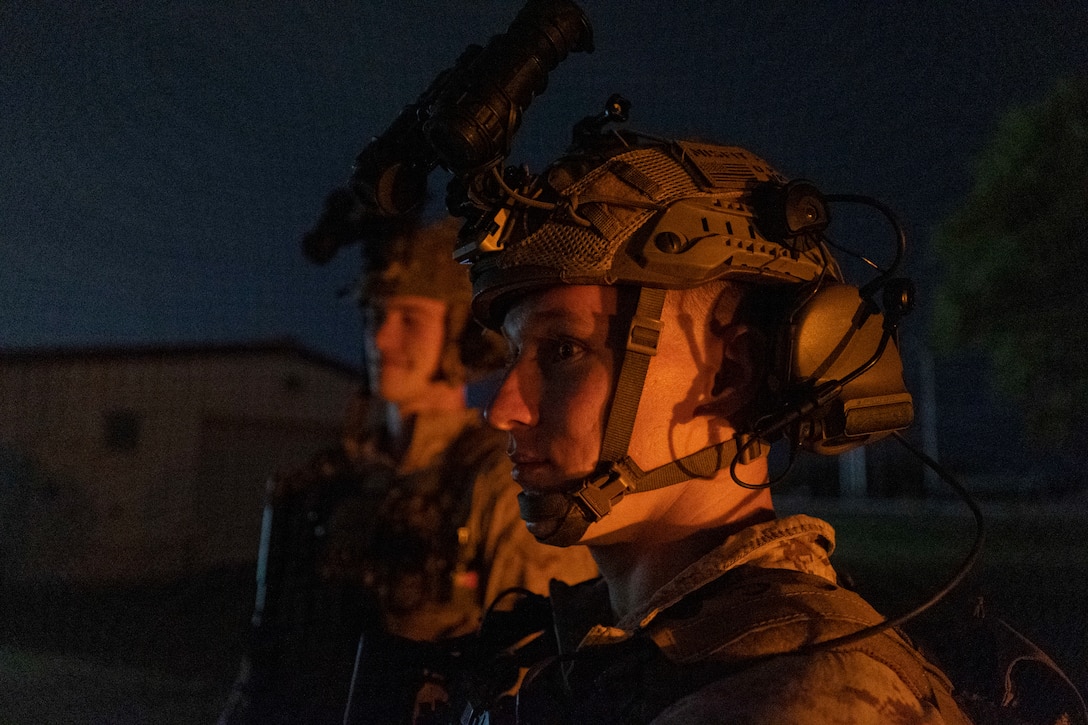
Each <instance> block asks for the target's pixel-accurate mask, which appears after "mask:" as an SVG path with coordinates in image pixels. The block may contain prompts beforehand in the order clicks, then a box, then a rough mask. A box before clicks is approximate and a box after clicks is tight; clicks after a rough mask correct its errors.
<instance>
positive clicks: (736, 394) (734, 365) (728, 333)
mask: <svg viewBox="0 0 1088 725" xmlns="http://www.w3.org/2000/svg"><path fill="white" fill-rule="evenodd" d="M714 332H715V334H716V335H717V336H718V338H719V340H720V341H721V343H720V344H721V351H722V356H721V363H720V364H719V366H718V372H717V373H715V375H714V386H713V388H712V389H711V391H710V396H711V400H710V401H709V402H707V403H705V404H703V405H700V406H699V409H698V410H697V412H698V413H701V414H704V413H705V414H710V415H714V416H717V417H720V418H725V419H726V420H728V421H729V422H730V423H733V424H735V423H736V422H737V419H738V416H739V415H740V413H741V412H742V411H744V410H745V409H746V408H747V407H748V406H749V405H751V403H752V402H754V401H755V398H756V395H757V394H758V392H759V389H760V386H761V384H762V381H763V378H764V376H765V372H766V370H765V364H764V360H765V353H764V351H765V350H766V348H767V341H766V339H765V336H764V335H763V333H762V332H760V331H759V330H758V329H756V328H754V327H752V326H750V325H747V324H744V323H733V324H728V325H723V326H721V327H720V328H718V329H716V330H715V331H714ZM734 427H735V425H734Z"/></svg>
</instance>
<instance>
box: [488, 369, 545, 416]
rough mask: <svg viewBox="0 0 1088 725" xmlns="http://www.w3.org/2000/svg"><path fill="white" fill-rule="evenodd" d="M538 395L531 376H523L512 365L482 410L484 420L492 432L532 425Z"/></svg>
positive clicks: (525, 374) (536, 384)
mask: <svg viewBox="0 0 1088 725" xmlns="http://www.w3.org/2000/svg"><path fill="white" fill-rule="evenodd" d="M538 394H539V384H538V383H534V376H533V375H531V374H527V372H526V371H525V370H524V368H523V366H522V365H521V364H515V365H514V366H513V367H512V368H510V369H509V370H508V371H507V372H506V376H505V377H504V378H503V380H502V384H501V385H499V389H498V390H496V391H495V397H493V398H492V399H491V402H490V403H489V404H488V406H487V408H486V409H485V410H484V419H485V420H486V421H487V423H488V425H490V426H491V427H492V428H495V429H497V430H502V431H512V430H514V429H516V428H519V427H527V426H532V425H535V424H536V420H537V405H536V400H537V398H536V396H537V395H538Z"/></svg>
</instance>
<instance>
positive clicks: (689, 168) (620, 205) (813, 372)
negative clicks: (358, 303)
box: [457, 134, 913, 546]
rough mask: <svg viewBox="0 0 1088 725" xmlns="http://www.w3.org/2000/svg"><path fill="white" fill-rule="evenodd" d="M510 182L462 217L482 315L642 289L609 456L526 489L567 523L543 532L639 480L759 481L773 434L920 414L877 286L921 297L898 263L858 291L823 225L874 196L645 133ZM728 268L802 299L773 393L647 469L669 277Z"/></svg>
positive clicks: (799, 442) (806, 441) (801, 436)
mask: <svg viewBox="0 0 1088 725" xmlns="http://www.w3.org/2000/svg"><path fill="white" fill-rule="evenodd" d="M602 136H603V135H602ZM504 189H505V190H506V192H507V198H506V200H505V201H504V202H503V203H502V204H499V205H497V206H496V207H495V208H494V209H493V210H492V211H491V212H490V213H489V214H488V215H486V216H484V217H483V218H482V219H481V220H479V221H477V222H476V223H474V224H470V225H467V226H466V227H465V228H464V229H462V233H461V240H460V245H461V246H460V247H459V249H458V252H457V254H458V256H459V257H461V258H466V259H471V261H472V263H473V266H472V283H473V301H472V307H473V312H474V314H475V315H476V317H477V318H478V319H479V320H481V322H483V324H485V325H488V326H490V327H493V328H494V327H497V326H498V325H500V324H501V321H502V318H503V316H504V314H505V311H506V309H507V308H508V307H509V305H510V304H511V303H512V302H513V301H514V300H516V299H517V298H518V297H519V296H521V295H523V294H525V293H526V292H528V291H531V290H534V289H540V288H544V287H548V286H552V285H556V284H592V285H620V286H629V287H634V288H637V290H638V295H639V296H638V304H637V309H636V311H635V313H634V315H633V317H632V319H631V321H630V323H629V329H628V335H627V346H626V351H625V352H624V356H623V361H622V363H621V367H620V373H619V377H618V382H617V385H616V389H615V391H614V393H613V399H612V402H611V405H610V410H609V412H608V418H607V424H606V427H605V432H604V437H603V438H604V439H603V442H602V450H601V454H600V461H599V464H598V469H597V470H596V471H595V473H594V474H593V475H592V476H590V477H589V478H587V479H586V480H583V481H577V482H572V483H571V487H570V490H569V491H567V492H565V493H563V494H561V495H560V494H538V493H532V494H530V493H523V494H521V497H520V502H521V506H522V514H523V517H524V518H527V519H528V520H531V521H534V522H543V521H549V520H550V521H553V522H554V524H555V525H554V527H552V528H550V529H549V528H548V527H546V526H545V527H538V528H539V529H540V530H542V531H544V532H545V533H543V534H542V535H540V536H539V538H541V540H543V541H545V542H546V543H551V544H556V545H560V546H564V545H569V544H571V543H574V542H575V541H577V540H578V539H579V538H581V536H582V535H583V534H584V532H585V529H586V528H587V527H588V525H589V524H590V523H592V522H593V521H596V520H599V519H600V518H601V517H603V516H605V515H607V513H608V512H609V511H610V510H611V508H612V506H614V505H615V504H616V503H617V502H618V501H619V500H620V499H621V498H622V497H623V496H625V495H627V494H630V493H637V492H639V491H646V490H652V489H655V488H660V487H663V486H668V485H672V484H674V483H679V482H681V481H685V480H689V479H691V478H694V477H697V476H710V475H712V474H713V473H714V472H716V471H719V470H723V469H726V468H728V469H729V470H730V471H731V472H733V473H734V475H733V477H734V479H735V480H737V483H739V484H741V485H749V484H748V483H745V482H743V481H740V480H739V479H737V476H736V474H735V466H736V464H737V462H743V461H745V460H749V459H751V458H753V457H755V456H757V455H759V454H760V453H761V451H762V450H763V449H764V445H765V444H766V443H767V442H770V441H773V440H774V439H775V438H779V437H782V436H785V437H788V438H789V439H790V440H791V441H792V442H793V443H794V445H795V446H803V447H805V448H808V449H810V450H813V451H815V452H818V453H825V454H832V453H839V452H842V451H844V450H848V449H849V448H852V447H855V446H857V445H862V444H865V443H867V442H869V441H871V440H875V439H876V438H878V437H881V436H883V435H886V434H888V433H889V432H891V431H893V430H898V429H901V428H904V427H906V426H907V425H909V424H910V422H911V419H912V416H913V406H912V401H911V397H910V395H909V393H907V391H906V389H905V386H904V384H903V380H902V364H901V362H900V358H899V354H898V350H897V339H896V335H895V331H894V326H893V325H889V324H887V320H886V319H885V315H883V314H882V312H881V310H880V307H879V306H878V305H877V304H876V303H874V302H873V301H872V299H871V298H872V296H873V294H874V293H875V291H876V290H877V289H882V288H887V289H892V288H894V289H895V290H897V291H898V292H897V293H898V294H901V295H902V296H903V297H904V299H905V298H906V297H908V296H909V295H907V292H906V291H904V290H902V289H901V288H900V287H899V286H897V285H893V284H891V283H890V280H889V277H890V273H891V271H892V270H889V271H888V272H887V273H885V274H882V275H881V276H880V277H879V278H878V279H877V280H874V282H872V283H870V284H869V285H867V286H866V287H865V288H863V289H860V290H859V289H858V288H857V287H854V286H852V285H849V284H846V283H845V282H844V280H843V275H842V272H841V269H840V267H839V265H838V263H837V262H836V260H835V259H834V257H833V256H832V254H831V251H830V248H829V245H828V243H827V238H826V236H825V230H826V229H827V227H828V224H829V222H830V215H829V212H828V202H829V201H840V200H841V201H863V200H866V199H868V198H867V197H853V196H851V197H846V196H840V197H833V196H825V195H823V194H822V193H821V192H820V191H819V190H818V189H817V188H816V187H815V186H814V185H813V184H811V183H810V182H807V181H804V180H795V181H791V180H789V179H787V177H785V176H783V175H782V174H780V173H779V172H778V171H776V170H775V169H774V168H773V167H771V166H770V165H769V164H768V163H767V162H765V161H764V160H763V159H762V158H760V157H758V156H756V155H755V154H753V153H752V152H750V151H748V150H746V149H743V148H740V147H736V146H723V145H717V144H712V143H704V142H694V141H670V140H665V139H656V138H647V137H644V136H640V137H637V138H636V137H635V136H634V135H633V134H624V135H620V134H616V135H615V136H614V137H613V139H612V140H610V141H607V142H603V143H600V142H594V143H587V144H584V145H583V146H582V147H581V148H579V147H578V146H577V145H576V146H575V147H574V148H573V149H572V151H571V152H570V153H568V154H567V155H566V156H564V157H561V158H560V159H559V160H557V161H556V162H555V163H553V164H552V165H551V166H549V167H548V168H547V169H546V170H545V172H544V173H542V174H540V175H539V176H537V177H534V178H531V179H528V180H526V181H525V183H523V184H522V185H521V187H520V188H518V189H515V188H513V186H511V185H509V184H506V185H504ZM869 201H874V200H869ZM876 204H877V205H878V208H881V210H882V211H885V212H887V210H886V209H885V208H883V207H882V205H879V202H876ZM889 218H892V217H889ZM897 232H898V227H897ZM898 233H899V240H900V242H901V243H902V234H901V232H898ZM901 250H902V244H900V252H901ZM897 260H898V257H897ZM719 279H725V280H737V281H745V282H750V283H755V284H756V285H775V286H777V287H779V288H781V292H782V294H783V295H784V296H785V297H786V298H788V299H790V300H791V303H790V304H789V305H787V306H786V308H785V311H784V313H783V314H782V316H781V320H780V321H779V322H780V324H779V325H778V333H777V334H776V338H777V339H776V342H775V353H774V355H773V357H774V360H775V362H774V363H773V366H774V368H775V370H773V371H772V373H771V375H770V376H769V380H770V383H771V387H772V388H773V389H772V390H771V393H772V395H771V396H770V398H769V400H771V401H772V402H771V403H770V404H768V405H767V406H766V409H765V410H763V411H761V414H760V415H758V416H756V417H754V418H753V419H752V420H749V421H745V422H744V423H743V424H742V426H741V428H742V429H740V430H739V435H738V437H737V438H736V439H735V440H732V441H728V442H726V443H723V444H719V445H717V446H712V447H710V448H707V449H704V450H702V451H699V452H697V453H694V454H692V455H689V456H687V457H685V458H682V459H680V460H677V461H673V462H671V463H669V464H666V465H665V466H661V467H659V468H657V469H654V470H652V471H642V470H641V469H640V468H639V467H638V465H637V464H636V463H635V462H634V461H632V460H631V459H630V457H629V456H628V455H627V446H628V441H629V438H630V434H631V430H632V428H633V425H634V418H635V414H636V412H637V409H638V403H639V399H640V397H641V393H642V387H643V382H644V378H645V372H646V368H647V366H648V364H649V359H650V357H652V356H653V355H654V354H655V353H656V346H657V340H658V336H659V334H660V330H661V326H662V322H661V310H662V307H663V304H664V299H665V291H666V290H668V289H682V288H692V287H698V286H701V285H704V284H707V283H709V282H711V281H713V280H719ZM887 289H885V297H888V293H887ZM904 304H905V303H904ZM753 487H754V486H753ZM549 531H550V533H549Z"/></svg>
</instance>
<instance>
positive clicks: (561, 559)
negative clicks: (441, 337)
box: [220, 410, 596, 725]
mask: <svg viewBox="0 0 1088 725" xmlns="http://www.w3.org/2000/svg"><path fill="white" fill-rule="evenodd" d="M411 426H412V428H411V432H410V435H409V437H408V444H407V446H406V447H405V448H404V449H403V450H402V451H389V450H388V449H387V448H386V446H385V444H384V443H383V442H382V441H381V440H380V437H377V436H376V437H375V438H373V439H371V441H370V445H368V451H367V454H366V456H365V461H364V462H363V463H362V464H361V465H358V466H357V467H356V469H355V470H354V471H344V470H343V469H341V468H336V467H335V466H329V467H328V468H327V470H325V471H324V472H323V473H322V474H321V475H320V476H317V477H316V478H315V477H313V476H310V477H302V478H301V479H300V477H299V476H288V477H284V478H283V479H280V480H279V481H278V482H277V485H276V488H275V489H274V490H273V491H272V492H271V493H272V502H271V507H270V511H271V512H272V516H271V522H270V524H271V525H270V526H269V529H270V530H269V532H268V538H269V541H268V554H267V556H266V557H265V562H266V571H265V573H264V575H263V576H264V579H265V581H266V586H265V588H264V593H263V602H262V603H261V604H260V605H259V607H258V611H257V613H256V615H255V618H254V619H255V629H254V642H253V644H252V647H251V652H252V654H251V655H250V657H249V659H248V662H247V665H246V667H247V670H248V671H247V672H245V673H244V674H243V677H241V678H240V682H239V683H238V685H236V688H237V691H236V693H235V697H234V700H235V702H234V703H232V705H231V706H228V708H227V710H226V712H225V713H224V715H223V717H222V718H221V720H220V722H221V723H230V724H231V725H236V724H238V723H296V722H304V723H325V722H328V723H340V722H341V721H342V718H343V712H344V707H345V704H346V702H347V700H348V690H349V684H350V683H351V681H352V671H353V667H354V661H355V657H356V649H357V643H358V641H359V637H360V634H362V635H363V639H364V644H363V646H362V651H361V652H360V661H359V672H360V674H359V677H358V680H357V682H356V694H355V698H354V700H355V702H354V705H353V707H352V710H353V712H355V713H356V715H357V717H356V721H358V722H389V723H394V722H406V721H407V720H406V718H407V717H408V715H407V713H409V712H411V707H412V702H413V700H414V699H415V697H416V693H417V691H418V690H419V689H420V688H421V687H422V686H423V685H424V683H426V682H428V681H437V680H438V679H439V678H440V675H441V670H442V669H443V665H444V660H443V650H442V649H441V646H439V645H430V644H424V643H435V642H439V641H440V640H443V639H447V638H453V637H459V636H462V635H466V634H468V633H470V632H472V631H474V630H475V629H476V628H477V626H478V624H479V620H480V616H481V613H482V612H483V610H484V608H485V607H487V606H489V605H491V604H492V603H494V602H495V599H496V597H497V596H498V595H499V594H500V593H502V592H503V591H504V590H506V589H508V588H510V587H524V588H526V589H529V590H532V591H535V592H543V591H546V590H547V586H548V582H549V581H550V580H551V579H552V578H559V579H562V580H564V581H567V582H571V583H574V582H579V581H582V580H584V579H587V578H590V577H593V576H596V566H595V565H594V563H593V560H592V558H591V557H590V556H589V552H588V551H587V550H586V549H583V548H576V549H556V548H553V547H547V546H543V545H541V544H539V543H538V542H536V541H535V540H534V539H533V537H532V535H531V534H529V532H528V530H527V529H526V528H525V524H524V523H523V522H522V520H521V519H520V517H519V516H518V509H517V497H516V496H517V486H516V484H514V482H513V480H512V479H511V477H510V463H509V460H508V459H507V458H506V455H505V452H504V451H505V438H504V436H502V435H501V434H498V433H496V432H494V431H491V430H489V429H487V428H486V427H484V426H483V425H482V422H481V421H480V417H479V412H478V411H475V410H466V411H458V412H452V413H446V412H442V413H438V412H435V413H427V414H420V415H418V416H416V417H415V418H413V419H412V422H411ZM503 603H504V602H499V606H500V607H501V606H502V605H503Z"/></svg>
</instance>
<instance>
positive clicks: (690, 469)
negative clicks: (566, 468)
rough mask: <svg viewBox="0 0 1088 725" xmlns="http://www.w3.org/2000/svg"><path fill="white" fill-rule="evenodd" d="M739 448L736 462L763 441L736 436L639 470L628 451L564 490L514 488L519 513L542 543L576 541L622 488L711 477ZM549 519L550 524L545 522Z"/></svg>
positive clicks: (760, 451) (757, 452)
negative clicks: (542, 491)
mask: <svg viewBox="0 0 1088 725" xmlns="http://www.w3.org/2000/svg"><path fill="white" fill-rule="evenodd" d="M738 450H739V451H742V454H741V456H740V462H741V463H750V462H751V461H753V460H755V459H756V458H758V457H760V456H762V455H764V454H765V453H766V444H765V443H763V442H762V441H759V440H748V439H746V437H745V436H738V437H736V438H730V439H729V440H727V441H722V442H721V443H718V444H716V445H713V446H708V447H706V448H703V449H702V450H699V451H696V452H695V453H692V454H690V455H687V456H684V457H683V458H681V459H679V460H676V461H670V462H668V463H666V464H664V465H662V466H658V467H657V468H654V469H652V470H650V471H643V470H642V469H641V468H639V467H638V464H636V463H635V462H634V461H632V460H631V458H630V457H628V456H624V457H623V458H622V459H620V460H619V461H617V462H616V463H614V464H611V465H609V466H608V467H607V469H605V470H604V471H603V472H602V473H600V474H598V475H593V476H590V477H589V478H586V479H582V480H581V481H578V482H576V483H575V484H574V486H573V487H572V488H570V489H568V490H566V491H553V492H549V493H536V492H532V493H531V492H527V491H522V492H521V493H519V494H518V506H519V508H520V509H521V517H522V518H523V519H525V520H526V521H531V522H532V523H533V524H534V531H533V533H534V535H535V536H536V538H537V540H539V541H540V542H541V543H544V544H550V545H551V546H570V545H572V544H576V543H578V541H579V540H580V539H581V538H582V536H584V535H585V533H586V529H588V528H589V525H590V524H592V523H594V522H595V521H600V520H601V519H603V518H604V517H605V516H607V515H608V514H609V513H610V512H611V511H612V508H613V507H614V506H615V505H616V504H617V503H619V502H620V499H622V498H623V497H624V496H626V495H627V494H629V493H640V492H642V491H654V490H656V489H659V488H665V487H667V486H673V485H675V484H677V483H683V482H684V481H690V480H691V479H693V478H710V477H711V476H713V475H714V474H715V473H717V472H718V471H720V470H722V469H724V468H728V467H729V466H730V465H732V463H733V459H734V458H737V451H738ZM602 465H603V464H602ZM548 523H551V526H545V524H548Z"/></svg>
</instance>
